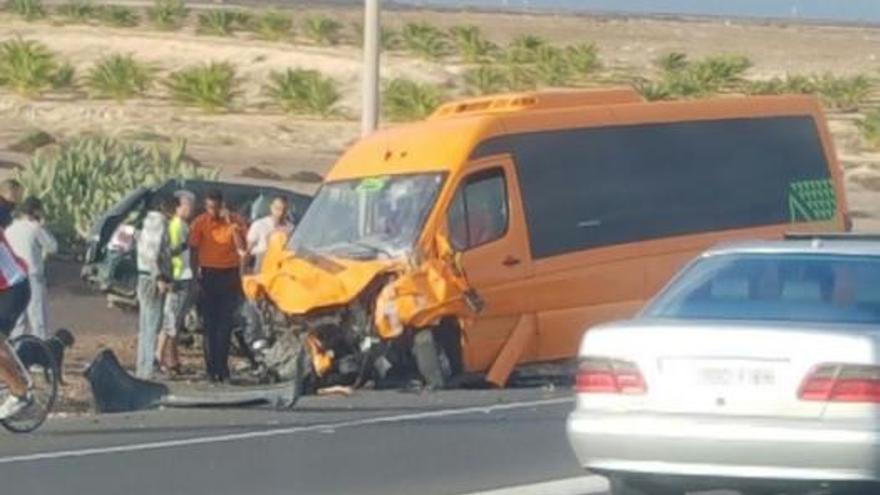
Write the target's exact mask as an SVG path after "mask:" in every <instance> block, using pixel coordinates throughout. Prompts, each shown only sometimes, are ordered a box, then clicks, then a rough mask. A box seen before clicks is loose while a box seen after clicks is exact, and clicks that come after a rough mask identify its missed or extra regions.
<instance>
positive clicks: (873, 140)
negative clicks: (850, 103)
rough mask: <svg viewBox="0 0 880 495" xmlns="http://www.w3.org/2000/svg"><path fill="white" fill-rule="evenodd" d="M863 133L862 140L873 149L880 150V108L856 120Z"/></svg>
mask: <svg viewBox="0 0 880 495" xmlns="http://www.w3.org/2000/svg"><path fill="white" fill-rule="evenodd" d="M856 125H857V126H858V128H859V131H860V132H861V134H862V141H863V142H864V143H865V146H866V147H867V148H869V149H871V150H874V151H877V150H880V110H871V111H870V112H867V113H866V114H865V118H864V119H862V120H860V121H858V122H856Z"/></svg>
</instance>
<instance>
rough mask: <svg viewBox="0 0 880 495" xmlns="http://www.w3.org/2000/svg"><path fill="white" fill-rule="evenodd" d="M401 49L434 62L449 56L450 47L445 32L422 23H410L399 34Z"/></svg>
mask: <svg viewBox="0 0 880 495" xmlns="http://www.w3.org/2000/svg"><path fill="white" fill-rule="evenodd" d="M400 38H401V41H402V44H403V47H404V48H405V49H406V50H409V51H410V52H412V53H415V54H416V55H418V56H420V57H424V58H427V59H429V60H436V59H439V58H442V57H443V56H445V55H447V54H449V51H450V48H451V45H450V43H449V38H448V36H447V35H446V33H445V32H443V31H441V30H439V29H437V28H435V27H434V26H432V25H430V24H427V23H424V22H411V23H409V24H407V25H405V26H404V27H403V30H402V31H401V33H400Z"/></svg>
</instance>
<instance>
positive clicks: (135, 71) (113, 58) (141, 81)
mask: <svg viewBox="0 0 880 495" xmlns="http://www.w3.org/2000/svg"><path fill="white" fill-rule="evenodd" d="M154 72H155V70H154V69H153V68H152V67H150V66H149V65H146V64H143V63H140V62H138V61H137V60H135V59H134V57H132V56H131V55H122V54H114V55H109V56H107V57H104V58H102V59H100V60H99V61H98V63H97V64H95V66H94V67H92V68H91V70H89V72H88V74H87V76H86V84H87V85H88V87H89V89H90V91H91V92H92V93H93V94H94V95H95V96H97V97H100V98H112V99H114V100H116V101H119V102H121V101H124V100H126V99H128V98H131V97H133V96H136V95H140V94H143V93H144V92H145V91H146V90H147V88H149V86H150V83H151V82H152V80H153V74H154Z"/></svg>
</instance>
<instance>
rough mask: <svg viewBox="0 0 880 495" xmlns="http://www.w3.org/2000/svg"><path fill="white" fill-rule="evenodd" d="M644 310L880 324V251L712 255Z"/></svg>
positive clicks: (695, 316)
mask: <svg viewBox="0 0 880 495" xmlns="http://www.w3.org/2000/svg"><path fill="white" fill-rule="evenodd" d="M643 314H644V315H645V316H649V317H662V318H684V319H723V320H728V319H729V320H737V319H742V320H746V319H748V320H783V321H784V320H791V321H815V322H839V323H880V256H854V255H832V254H794V253H791V254H788V253H787V254H780V253H774V254H722V255H713V256H709V257H706V258H703V259H700V260H698V261H697V262H696V263H694V264H692V265H691V266H690V267H689V268H687V269H686V270H685V271H684V272H683V273H682V274H680V275H679V276H678V277H677V278H676V279H675V280H674V281H673V282H672V283H671V284H670V286H669V287H667V289H666V290H664V291H663V293H661V294H660V295H659V296H658V297H657V298H656V299H655V300H654V301H653V302H651V303H650V304H649V305H648V307H647V308H646V309H645V311H644V312H643Z"/></svg>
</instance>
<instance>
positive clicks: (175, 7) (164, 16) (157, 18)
mask: <svg viewBox="0 0 880 495" xmlns="http://www.w3.org/2000/svg"><path fill="white" fill-rule="evenodd" d="M188 15H189V9H188V8H187V7H186V2H185V1H184V0H155V3H154V4H153V6H152V7H150V8H149V9H147V17H149V19H150V22H152V23H153V25H154V26H156V27H157V28H159V29H163V30H166V31H171V30H175V29H180V27H181V26H183V23H184V22H185V21H186V18H187V16H188Z"/></svg>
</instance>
